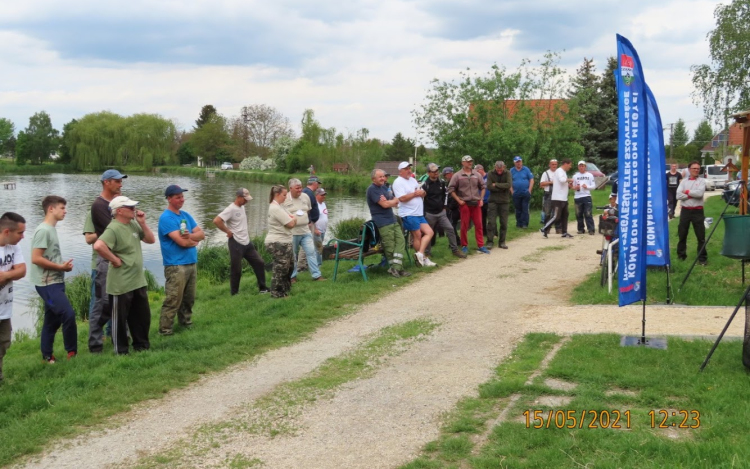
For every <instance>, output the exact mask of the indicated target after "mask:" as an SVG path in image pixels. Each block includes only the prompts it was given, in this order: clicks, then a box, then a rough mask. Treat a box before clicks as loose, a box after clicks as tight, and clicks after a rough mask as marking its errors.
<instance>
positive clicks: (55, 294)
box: [29, 195, 78, 363]
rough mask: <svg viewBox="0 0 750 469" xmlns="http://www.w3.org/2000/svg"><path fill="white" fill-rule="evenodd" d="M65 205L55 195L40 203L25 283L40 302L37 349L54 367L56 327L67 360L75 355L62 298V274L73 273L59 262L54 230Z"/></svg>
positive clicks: (74, 330) (68, 309)
mask: <svg viewBox="0 0 750 469" xmlns="http://www.w3.org/2000/svg"><path fill="white" fill-rule="evenodd" d="M66 204H67V202H66V201H65V199H63V198H62V197H58V196H56V195H48V196H47V197H45V198H44V200H42V208H43V209H44V221H43V222H42V223H41V224H39V226H38V227H37V229H36V231H35V232H34V238H33V239H32V241H31V269H30V272H31V273H30V275H29V280H31V283H32V284H33V285H34V287H35V288H36V291H37V293H39V296H40V297H42V300H44V322H43V323H42V338H41V349H42V359H43V360H44V361H45V362H47V363H55V356H54V355H53V354H52V348H53V346H54V342H55V334H57V330H58V329H60V326H62V330H63V344H64V345H65V350H66V351H67V352H68V358H69V359H70V358H73V357H75V356H76V355H77V354H78V327H77V326H76V313H75V311H74V310H73V307H72V306H71V305H70V301H68V297H67V296H65V272H70V271H71V270H73V259H70V260H68V261H67V262H63V258H62V253H61V252H60V241H59V240H58V238H57V229H56V228H55V226H56V225H57V222H59V221H61V220H63V219H64V218H65V214H66V213H67V210H66V209H65V205H66Z"/></svg>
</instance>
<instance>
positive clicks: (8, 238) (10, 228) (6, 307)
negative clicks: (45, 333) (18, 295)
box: [0, 212, 26, 383]
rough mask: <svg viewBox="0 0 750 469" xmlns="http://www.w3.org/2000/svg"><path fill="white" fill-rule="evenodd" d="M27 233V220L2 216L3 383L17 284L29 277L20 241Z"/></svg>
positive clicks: (0, 372) (0, 340) (0, 316)
mask: <svg viewBox="0 0 750 469" xmlns="http://www.w3.org/2000/svg"><path fill="white" fill-rule="evenodd" d="M24 231H26V220H24V218H23V217H22V216H21V215H19V214H17V213H13V212H5V213H3V216H2V217H0V383H2V382H3V357H4V356H5V352H6V351H7V350H8V349H9V348H10V335H11V331H13V327H12V326H11V323H10V318H11V316H13V281H14V280H20V279H22V278H23V277H24V276H25V275H26V261H25V260H24V258H23V254H21V248H20V247H18V242H19V241H21V240H22V239H23V232H24Z"/></svg>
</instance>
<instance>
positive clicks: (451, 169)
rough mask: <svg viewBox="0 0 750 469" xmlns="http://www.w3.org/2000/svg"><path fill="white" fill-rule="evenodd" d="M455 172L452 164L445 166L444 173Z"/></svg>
mask: <svg viewBox="0 0 750 469" xmlns="http://www.w3.org/2000/svg"><path fill="white" fill-rule="evenodd" d="M453 172H454V171H453V168H451V167H450V166H446V167H445V168H443V174H448V173H453Z"/></svg>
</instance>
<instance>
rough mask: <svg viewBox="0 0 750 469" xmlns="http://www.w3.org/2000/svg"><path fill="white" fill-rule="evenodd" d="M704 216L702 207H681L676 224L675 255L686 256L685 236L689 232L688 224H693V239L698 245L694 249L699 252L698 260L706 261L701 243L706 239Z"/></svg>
mask: <svg viewBox="0 0 750 469" xmlns="http://www.w3.org/2000/svg"><path fill="white" fill-rule="evenodd" d="M705 218H706V216H705V215H704V213H703V209H702V208H692V209H686V208H685V207H682V211H681V212H680V224H679V225H678V226H677V236H678V238H679V241H678V242H677V257H679V258H680V259H684V258H686V257H687V237H688V233H689V232H690V225H693V231H694V232H695V239H696V241H698V245H697V246H696V247H695V250H696V251H697V252H698V253H699V255H698V260H699V261H703V262H705V261H707V260H708V253H707V252H706V250H705V249H704V250H703V251H701V248H702V247H703V243H704V242H705V241H706V226H705V225H704V224H703V220H705Z"/></svg>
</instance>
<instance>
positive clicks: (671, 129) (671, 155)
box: [669, 123, 674, 161]
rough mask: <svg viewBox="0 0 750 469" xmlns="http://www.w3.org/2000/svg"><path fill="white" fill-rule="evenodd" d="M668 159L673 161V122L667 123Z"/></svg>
mask: <svg viewBox="0 0 750 469" xmlns="http://www.w3.org/2000/svg"><path fill="white" fill-rule="evenodd" d="M669 159H670V160H672V161H674V123H672V124H669Z"/></svg>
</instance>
